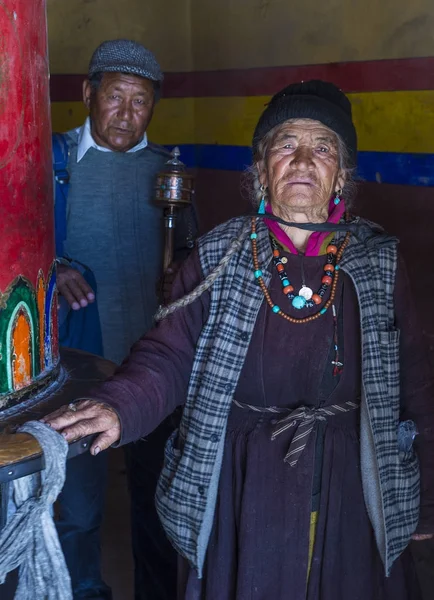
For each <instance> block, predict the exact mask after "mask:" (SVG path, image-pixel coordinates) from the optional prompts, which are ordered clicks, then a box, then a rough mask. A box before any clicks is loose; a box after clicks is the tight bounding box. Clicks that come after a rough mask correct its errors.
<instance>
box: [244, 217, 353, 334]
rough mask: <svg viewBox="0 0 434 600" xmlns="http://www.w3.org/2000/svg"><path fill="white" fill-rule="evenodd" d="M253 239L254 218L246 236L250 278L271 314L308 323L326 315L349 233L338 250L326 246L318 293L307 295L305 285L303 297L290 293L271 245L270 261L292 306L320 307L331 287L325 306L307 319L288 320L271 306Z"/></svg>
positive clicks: (271, 302)
mask: <svg viewBox="0 0 434 600" xmlns="http://www.w3.org/2000/svg"><path fill="white" fill-rule="evenodd" d="M257 237H258V234H257V233H256V218H252V232H251V234H250V239H251V242H252V255H253V266H254V275H255V278H256V279H257V281H258V283H259V286H260V288H261V290H262V292H263V294H264V297H265V299H266V301H267V303H268V305H269V306H270V308H271V310H272V311H273V312H274V313H275V314H278V315H280V316H281V317H282V318H284V319H286V320H287V321H290V322H291V323H309V322H310V321H314V320H315V319H318V318H319V317H321V316H322V315H324V314H325V313H326V312H327V310H328V308H330V306H331V305H332V304H333V301H334V299H335V296H336V289H337V285H338V280H339V269H340V267H339V262H340V260H341V258H342V255H343V253H344V250H345V248H346V247H347V245H348V242H349V238H350V233H349V232H348V233H347V234H346V236H345V239H344V241H343V242H342V244H341V246H340V247H339V249H338V248H337V247H336V246H335V245H334V244H329V246H328V247H327V250H326V251H327V262H326V264H325V265H324V271H325V274H324V276H323V278H322V286H321V288H320V289H319V291H318V294H313V295H312V294H311V290H310V288H307V286H304V285H303V286H302V289H301V290H300V294H305V295H300V294H299V295H298V296H295V295H294V294H293V292H294V288H293V286H292V285H291V284H290V281H289V279H288V277H287V275H286V273H285V268H284V266H283V264H282V261H281V258H280V251H279V249H278V247H277V244H273V261H274V264H275V266H276V269H277V272H278V274H279V278H280V280H281V282H282V288H283V293H284V294H285V295H286V296H287V297H288V299H289V300H290V301H291V303H292V305H293V306H294V307H295V308H304V307H305V306H307V307H308V308H309V307H311V306H314V305H315V304H316V305H319V304H321V303H322V301H323V296H324V294H325V292H326V290H327V288H328V287H329V286H331V290H330V298H329V299H328V300H327V302H326V303H325V305H324V306H323V308H321V309H320V310H319V311H318V312H317V313H315V314H314V315H311V316H309V317H304V318H296V317H291V316H290V315H288V314H286V313H285V312H284V311H283V310H282V309H281V308H280V306H278V305H277V304H275V303H274V302H273V300H272V299H271V296H270V293H269V291H268V289H267V286H266V285H265V282H264V279H263V277H262V270H261V269H260V267H259V261H258V249H257V243H256V240H257ZM307 296H308V298H307V300H306V297H307Z"/></svg>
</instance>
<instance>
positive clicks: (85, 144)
mask: <svg viewBox="0 0 434 600" xmlns="http://www.w3.org/2000/svg"><path fill="white" fill-rule="evenodd" d="M75 131H76V132H77V134H78V148H77V162H78V163H79V162H80V161H81V159H82V158H83V156H84V155H85V154H86V152H87V151H88V150H89V149H90V148H95V149H96V150H100V151H101V152H113V150H110V148H104V147H103V146H99V145H98V144H97V143H96V142H95V140H94V139H93V137H92V132H91V129H90V118H89V117H87V119H86V121H85V122H84V124H83V125H82V126H81V127H77V129H76V130H75ZM147 145H148V136H147V135H146V133H145V135H144V136H143V139H142V141H141V142H139V143H138V144H136V145H135V146H134V147H133V148H131V149H130V150H127V152H137V151H138V150H142V149H143V148H146V146H147Z"/></svg>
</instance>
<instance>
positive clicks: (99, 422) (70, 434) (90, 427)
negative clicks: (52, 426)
mask: <svg viewBox="0 0 434 600" xmlns="http://www.w3.org/2000/svg"><path fill="white" fill-rule="evenodd" d="M116 430H117V432H118V434H117V439H118V438H119V437H120V426H117V425H116V424H115V425H113V422H112V421H110V420H108V419H107V418H104V417H96V418H95V417H93V418H90V419H81V420H80V421H78V422H76V423H74V424H73V425H68V426H67V427H64V428H63V429H62V435H63V437H64V438H65V439H66V440H67V441H68V442H75V441H76V440H79V439H81V438H84V437H86V436H88V435H92V434H94V433H106V432H107V431H116ZM114 441H116V440H114Z"/></svg>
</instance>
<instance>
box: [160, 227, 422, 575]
mask: <svg viewBox="0 0 434 600" xmlns="http://www.w3.org/2000/svg"><path fill="white" fill-rule="evenodd" d="M356 221H358V223H359V229H358V233H357V237H356V235H352V236H351V238H350V243H349V245H348V247H347V249H346V250H345V253H344V256H343V259H342V261H341V268H342V269H343V270H344V271H345V272H346V273H347V274H348V275H349V276H350V277H351V279H352V281H353V283H354V286H355V289H356V291H357V296H358V300H359V305H360V318H361V331H362V387H363V389H362V402H361V436H360V452H361V472H362V480H363V490H364V497H365V503H366V507H367V510H368V513H369V516H370V519H371V522H372V526H373V529H374V532H375V537H376V541H377V545H378V548H379V551H380V554H381V556H382V558H383V562H384V565H385V571H386V574H389V573H390V569H391V567H392V564H393V562H394V561H395V559H396V558H397V557H398V556H399V555H400V554H401V552H402V551H403V550H404V548H405V547H406V546H407V544H408V542H409V539H410V536H411V534H412V533H413V532H414V531H415V529H416V526H417V522H418V517H419V467H418V461H417V457H416V455H415V453H414V451H413V450H410V451H409V452H406V453H403V452H399V451H398V445H397V434H398V424H399V413H400V395H399V331H398V330H396V329H395V328H394V307H393V290H394V283H395V271H396V264H397V242H396V240H394V239H393V238H387V236H386V235H385V234H384V233H382V230H380V229H379V228H378V227H377V226H375V225H373V224H370V223H368V222H367V221H364V220H362V219H356ZM249 224H250V218H248V219H246V218H245V217H240V218H236V219H232V220H231V221H229V222H228V223H225V224H223V225H221V226H219V227H217V228H216V229H214V230H213V231H212V232H210V233H209V234H207V235H206V236H204V237H203V238H202V239H201V240H200V241H199V254H200V260H201V266H202V269H203V273H204V275H205V276H206V275H207V274H208V273H209V272H210V271H211V270H212V269H213V268H214V267H215V266H216V265H217V264H218V262H219V261H220V259H221V258H222V257H223V256H224V254H225V253H226V251H227V248H228V246H229V244H230V242H231V240H232V239H234V238H236V237H237V236H238V235H239V234H240V232H241V230H242V229H243V228H244V230H245V241H244V243H243V245H242V249H241V250H240V251H239V252H237V253H236V254H235V255H234V256H233V258H232V259H231V261H230V262H229V265H228V267H227V269H226V271H225V272H224V273H223V274H222V275H221V276H220V277H219V278H218V279H217V280H216V282H215V284H214V285H213V287H212V289H211V302H210V314H209V318H208V321H207V323H206V325H205V326H204V328H203V330H202V334H201V336H200V339H199V342H198V344H197V349H196V357H195V361H194V366H193V371H192V375H191V379H190V386H189V391H188V398H187V402H186V405H185V409H184V415H183V419H182V422H181V425H180V429H179V432H175V433H174V434H173V435H172V437H171V438H170V439H169V441H168V443H167V446H166V451H165V452H166V454H165V466H164V469H163V472H162V475H161V478H160V482H159V486H158V490H157V496H156V502H157V510H158V512H159V515H160V518H161V520H162V523H163V525H164V528H165V530H166V533H167V535H168V536H169V538H170V539H171V541H172V543H173V545H174V546H175V548H176V549H177V550H178V552H179V553H180V554H181V555H182V556H184V557H185V558H187V559H188V561H189V563H190V564H191V566H192V567H193V568H195V569H196V570H197V573H198V576H199V577H202V569H203V564H204V560H205V555H206V549H207V545H208V540H209V536H210V532H211V527H212V523H213V517H214V510H215V504H216V498H217V489H218V482H219V475H220V468H221V462H222V455H223V447H224V440H225V432H226V424H227V419H228V414H229V410H230V407H231V402H232V398H233V394H234V391H235V389H236V387H237V383H238V379H239V376H240V372H241V369H242V366H243V363H244V360H245V357H246V352H247V348H248V345H249V343H250V339H251V335H252V332H253V328H254V326H255V321H256V318H257V315H258V311H259V308H260V306H261V304H262V302H263V301H264V299H263V295H262V292H261V290H260V288H259V286H258V285H257V284H256V282H255V280H254V277H253V263H252V254H251V247H250V239H249V235H248V231H249V230H250V227H249ZM257 233H258V239H257V247H258V257H259V264H260V265H261V266H262V270H263V273H264V280H265V282H266V283H267V285H268V284H269V281H270V279H271V271H270V263H271V260H272V252H271V247H270V243H269V235H268V229H267V227H266V226H265V224H264V223H263V222H262V221H259V222H258V224H257ZM342 236H343V234H337V240H338V241H339V239H341V238H342Z"/></svg>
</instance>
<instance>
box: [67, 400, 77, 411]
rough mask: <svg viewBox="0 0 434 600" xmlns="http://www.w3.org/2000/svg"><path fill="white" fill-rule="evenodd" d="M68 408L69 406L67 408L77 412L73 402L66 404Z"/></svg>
mask: <svg viewBox="0 0 434 600" xmlns="http://www.w3.org/2000/svg"><path fill="white" fill-rule="evenodd" d="M68 408H69V410H72V412H77V406H76V405H75V403H74V402H70V403H69V404H68Z"/></svg>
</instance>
